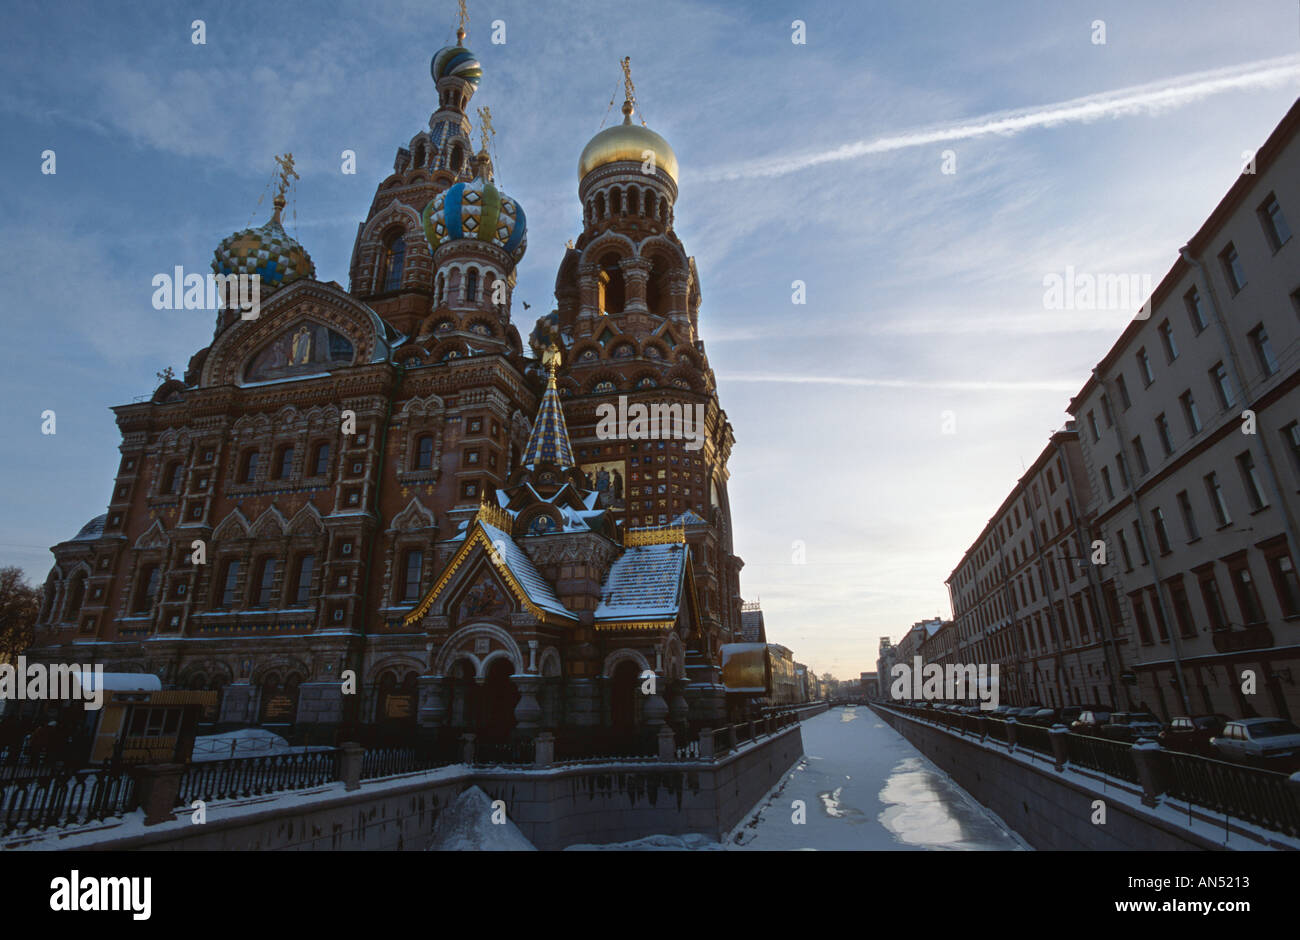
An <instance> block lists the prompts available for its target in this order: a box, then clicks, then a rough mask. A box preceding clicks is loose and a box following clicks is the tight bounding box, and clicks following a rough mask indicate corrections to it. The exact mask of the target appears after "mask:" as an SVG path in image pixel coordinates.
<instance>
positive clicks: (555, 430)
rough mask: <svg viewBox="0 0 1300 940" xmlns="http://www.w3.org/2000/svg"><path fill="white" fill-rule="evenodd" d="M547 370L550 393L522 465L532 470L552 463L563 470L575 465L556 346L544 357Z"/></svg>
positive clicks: (530, 438) (529, 437)
mask: <svg viewBox="0 0 1300 940" xmlns="http://www.w3.org/2000/svg"><path fill="white" fill-rule="evenodd" d="M542 366H543V368H545V369H546V391H545V392H544V393H543V394H542V401H541V404H540V405H538V407H537V420H536V421H535V422H533V430H532V433H531V434H529V435H528V446H527V447H525V448H524V456H523V460H522V461H521V463H523V465H524V466H525V467H528V468H529V469H532V468H534V467H536V466H537V465H539V464H544V463H547V464H552V465H554V466H556V467H558V468H559V469H561V470H568V469H569V468H570V467H573V466H574V460H573V447H572V445H571V444H570V443H569V429H568V427H567V426H566V425H565V423H564V408H563V407H562V406H561V405H560V392H559V389H558V388H557V386H556V382H555V373H556V370H558V369H559V367H560V350H559V347H557V346H556V345H555V344H554V343H552V344H551V346H550V348H548V349H547V350H546V352H545V353H543V354H542Z"/></svg>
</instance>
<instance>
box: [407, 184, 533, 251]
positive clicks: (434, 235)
mask: <svg viewBox="0 0 1300 940" xmlns="http://www.w3.org/2000/svg"><path fill="white" fill-rule="evenodd" d="M422 218H423V220H424V237H425V238H426V239H428V242H429V250H430V251H432V250H435V249H436V248H437V247H438V246H439V245H441V244H442V243H443V242H449V241H454V240H456V239H458V238H473V239H477V240H478V241H481V242H490V243H491V244H493V245H496V246H497V247H498V248H501V249H503V250H504V251H505V252H506V254H508V255H510V257H511V258H512V259H514V262H515V263H516V264H518V263H519V259H521V258H522V257H523V256H524V252H525V251H526V250H527V249H528V223H527V219H526V218H525V217H524V208H523V206H521V205H519V203H517V202H515V200H513V199H512V198H510V197H509V196H507V195H506V194H505V193H503V192H501V190H499V189H497V188H496V186H494V185H493V183H492V181H491V180H486V179H483V177H482V176H479V177H477V178H475V179H473V180H470V181H469V182H468V183H456V184H454V185H452V186H449V187H448V188H447V189H446V190H445V191H443V192H441V193H439V194H438V195H437V196H435V197H434V198H433V201H432V202H430V203H429V204H428V205H427V206H425V207H424V212H423V214H422Z"/></svg>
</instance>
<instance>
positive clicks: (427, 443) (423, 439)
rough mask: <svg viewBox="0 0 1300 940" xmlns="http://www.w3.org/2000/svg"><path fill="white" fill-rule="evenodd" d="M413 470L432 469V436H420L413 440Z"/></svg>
mask: <svg viewBox="0 0 1300 940" xmlns="http://www.w3.org/2000/svg"><path fill="white" fill-rule="evenodd" d="M415 469H416V470H431V469H433V436H432V435H430V434H421V435H420V436H419V437H417V438H416V439H415Z"/></svg>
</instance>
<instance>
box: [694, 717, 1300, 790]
mask: <svg viewBox="0 0 1300 940" xmlns="http://www.w3.org/2000/svg"><path fill="white" fill-rule="evenodd" d="M700 760H713V729H712V728H701V729H700ZM1296 776H1297V777H1300V774H1297V775H1296ZM1297 785H1300V781H1297ZM1298 792H1300V791H1298Z"/></svg>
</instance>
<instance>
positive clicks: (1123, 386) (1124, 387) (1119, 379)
mask: <svg viewBox="0 0 1300 940" xmlns="http://www.w3.org/2000/svg"><path fill="white" fill-rule="evenodd" d="M1115 387H1116V388H1117V389H1119V404H1120V407H1121V408H1123V409H1124V410H1125V411H1128V410H1129V409H1130V408H1132V407H1133V399H1131V398H1129V394H1128V382H1127V381H1125V379H1124V376H1123V375H1117V376H1115Z"/></svg>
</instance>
